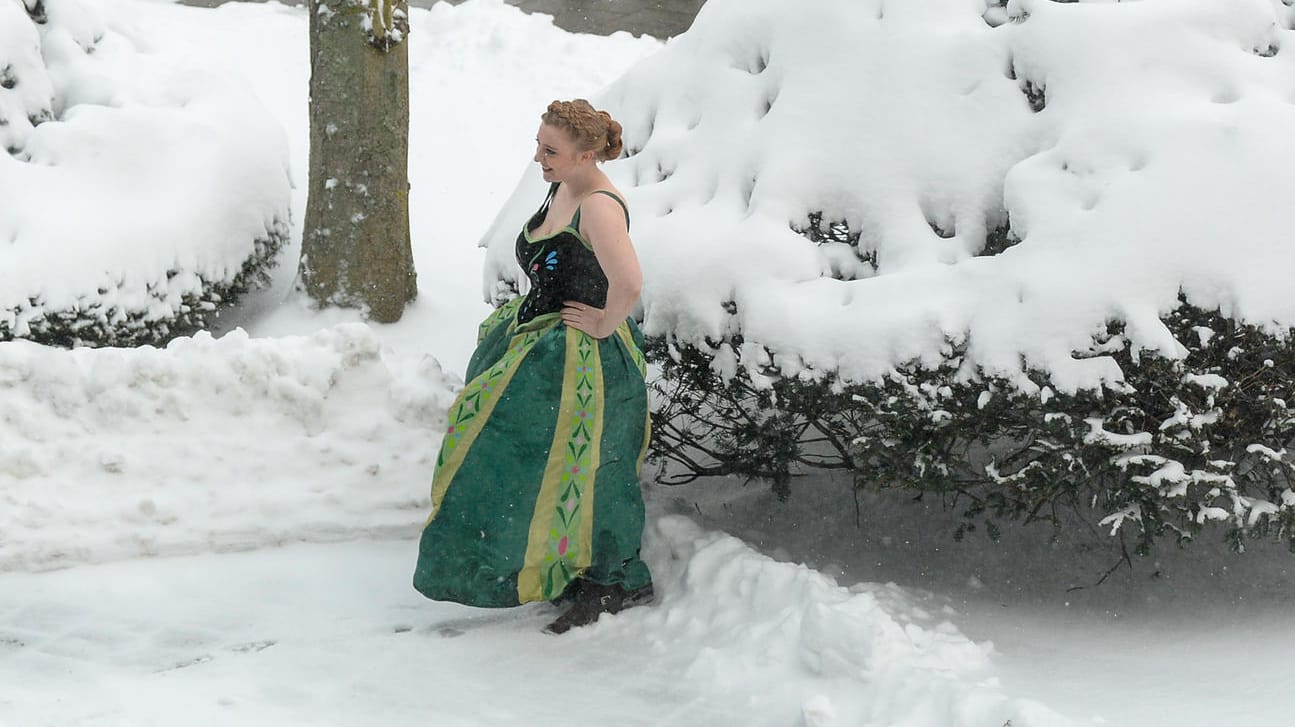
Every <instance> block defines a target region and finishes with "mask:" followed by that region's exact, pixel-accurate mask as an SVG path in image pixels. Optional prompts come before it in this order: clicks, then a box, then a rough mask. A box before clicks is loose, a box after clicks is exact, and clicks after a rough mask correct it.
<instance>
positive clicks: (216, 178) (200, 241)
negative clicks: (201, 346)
mask: <svg viewBox="0 0 1295 727" xmlns="http://www.w3.org/2000/svg"><path fill="white" fill-rule="evenodd" d="M149 47H150V39H149V37H148V34H147V31H146V30H142V29H139V28H136V27H134V26H132V25H130V24H129V23H124V22H122V23H109V22H108V21H107V20H105V18H104V16H103V15H102V14H101V10H100V7H99V6H97V5H95V4H89V3H83V2H80V1H79V0H20V1H19V2H5V3H0V142H2V143H3V146H4V150H5V153H2V154H0V340H7V339H11V338H30V339H33V340H37V341H42V342H47V343H55V344H61V345H74V344H78V343H91V344H118V345H130V344H136V343H141V342H147V341H157V340H164V339H166V338H168V337H170V336H172V335H175V334H177V333H181V332H185V331H190V330H193V329H196V328H198V327H200V326H202V325H203V323H204V321H205V320H207V318H208V317H209V316H210V315H211V314H212V313H213V312H214V311H216V310H217V309H218V308H219V307H220V306H221V305H222V304H225V303H228V302H230V301H231V300H232V299H233V298H235V297H236V296H238V295H239V294H241V293H243V292H246V291H247V290H248V289H250V288H253V287H256V286H258V285H262V284H264V283H266V282H268V277H267V270H268V269H269V268H270V267H271V266H272V265H273V264H274V263H275V255H276V253H277V252H278V251H279V249H280V248H281V247H282V246H283V245H284V244H285V243H286V242H287V238H288V216H289V213H288V209H289V201H290V200H289V194H290V180H289V178H288V165H287V142H286V137H285V134H284V131H283V129H282V128H281V127H280V126H279V125H278V124H277V122H275V121H274V120H273V119H272V118H271V117H270V116H269V114H268V113H267V112H265V111H264V109H263V108H262V107H261V105H260V103H259V102H258V101H256V100H255V99H254V98H253V97H251V95H250V94H249V93H248V92H247V91H246V90H244V89H242V88H240V87H238V86H236V85H233V84H232V83H231V82H229V81H227V80H224V79H222V78H221V77H219V76H217V75H215V74H213V73H211V72H208V71H204V70H197V69H194V68H189V67H185V66H184V64H183V63H182V62H177V59H175V58H169V57H167V58H162V57H156V56H153V57H151V56H150V53H149V50H148V49H149ZM70 263H75V264H70Z"/></svg>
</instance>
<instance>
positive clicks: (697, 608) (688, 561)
mask: <svg viewBox="0 0 1295 727" xmlns="http://www.w3.org/2000/svg"><path fill="white" fill-rule="evenodd" d="M644 542H645V558H646V559H647V561H648V563H649V565H650V566H651V567H652V570H653V577H654V580H655V582H656V588H657V594H658V598H657V601H656V603H654V604H653V605H652V606H650V607H646V608H638V609H632V610H630V611H626V612H624V613H622V614H620V615H618V616H616V617H604V618H603V619H602V620H601V621H599V622H598V624H596V625H595V626H593V627H590V628H587V629H580V630H577V631H573V632H571V634H570V636H569V637H564V638H571V639H572V640H589V641H591V642H592V641H596V642H598V643H599V644H606V643H607V642H609V641H611V642H615V641H619V640H623V641H625V642H632V641H646V643H647V644H648V645H649V648H650V649H651V651H652V653H654V654H656V655H657V658H659V659H662V660H666V661H669V662H673V663H671V664H670V668H671V669H673V670H675V672H676V673H678V674H679V676H680V681H681V682H683V683H684V684H700V685H706V689H707V697H706V698H705V699H704V700H700V701H701V702H703V703H705V704H706V705H707V708H709V709H717V708H720V707H722V706H723V705H726V704H727V705H728V706H729V708H731V709H733V710H734V713H735V714H741V715H743V719H742V721H741V724H744V725H770V726H772V725H779V726H785V725H806V726H807V727H828V726H830V725H869V724H878V725H881V724H886V725H901V724H902V725H908V726H910V727H959V726H962V725H965V726H967V727H971V726H973V725H975V726H977V727H979V726H983V725H1001V724H1005V723H1008V722H1009V721H1010V723H1011V724H1013V725H1017V726H1018V727H1023V726H1025V725H1029V726H1031V727H1038V726H1040V725H1058V726H1059V725H1066V724H1070V723H1069V722H1068V721H1066V720H1065V719H1063V718H1062V717H1060V716H1058V715H1056V714H1054V713H1052V712H1051V711H1050V710H1048V709H1046V708H1045V707H1043V706H1042V705H1039V704H1037V703H1033V702H1030V701H1024V700H1017V699H1011V698H1009V697H1007V696H1005V695H1004V694H1003V693H1002V691H1001V690H1000V689H999V687H998V685H997V683H996V680H995V679H994V677H993V671H994V670H993V667H992V664H991V661H990V657H991V655H992V652H993V649H992V646H991V645H989V644H977V643H974V642H972V641H970V640H968V639H967V638H966V637H965V636H963V635H962V634H961V633H960V632H959V631H958V629H957V628H956V627H954V626H953V625H952V624H951V623H949V621H947V620H946V618H947V617H948V616H949V614H948V613H931V612H928V611H927V610H926V609H925V608H924V607H923V604H922V603H921V600H920V599H919V598H918V597H916V596H915V595H914V594H912V593H910V592H908V591H905V590H904V589H902V588H900V587H898V586H895V585H893V584H890V585H877V584H859V585H857V586H854V587H851V588H848V589H847V588H843V587H841V586H838V585H837V584H836V583H835V582H834V581H832V579H830V578H829V577H827V576H825V575H823V574H822V573H819V572H818V571H815V570H811V569H810V568H807V567H805V566H803V565H797V564H792V563H780V562H777V561H775V560H772V559H771V558H769V557H767V556H764V555H761V554H759V553H757V552H756V551H755V550H753V549H752V548H751V547H750V546H748V545H746V544H745V543H743V542H742V541H740V540H738V539H736V538H733V537H731V536H728V535H724V534H722V533H717V532H708V531H704V530H702V529H701V528H700V527H699V526H697V525H696V524H695V523H693V522H692V521H691V520H689V519H686V518H683V517H680V516H664V517H661V518H659V519H657V520H655V521H653V522H652V523H651V524H650V525H649V528H648V532H647V533H646V534H645V538H644ZM637 648H642V647H641V646H639V647H637ZM626 649H627V651H628V650H629V649H630V647H629V645H628V644H627V645H626ZM680 714H681V716H680V717H679V720H680V723H687V724H701V723H704V721H705V720H702V719H699V718H698V715H696V714H691V713H688V712H687V710H686V709H681V712H680ZM685 714H687V717H684V716H683V715H685ZM720 722H721V723H725V724H728V723H729V722H724V721H723V720H721V721H720Z"/></svg>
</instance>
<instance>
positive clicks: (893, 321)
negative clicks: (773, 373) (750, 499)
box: [486, 0, 1295, 393]
mask: <svg viewBox="0 0 1295 727" xmlns="http://www.w3.org/2000/svg"><path fill="white" fill-rule="evenodd" d="M985 12H986V3H984V2H981V0H928V1H926V2H913V3H893V2H892V3H885V2H882V1H881V0H871V1H870V2H857V3H841V2H833V1H831V0H807V1H806V2H799V3H787V2H780V1H779V0H711V2H708V3H707V4H706V5H705V6H704V7H703V9H702V11H701V13H700V14H699V15H698V17H697V19H696V22H695V23H694V25H693V28H692V30H691V31H690V32H689V33H686V34H684V35H683V36H681V37H679V38H677V39H675V41H674V42H672V43H670V44H668V45H667V46H666V47H665V48H664V49H663V50H662V52H660V53H658V54H656V55H654V56H652V57H651V58H649V59H647V60H646V61H645V62H644V63H642V64H639V65H637V66H635V67H634V68H632V69H630V70H629V71H628V72H627V73H626V74H625V76H624V77H622V78H621V79H618V80H617V81H616V82H615V83H614V84H612V85H611V86H610V87H609V88H608V89H607V90H606V91H605V92H604V93H602V94H601V95H600V96H599V97H598V100H599V101H600V103H603V104H605V105H607V106H608V108H609V109H610V110H612V111H613V112H614V113H615V114H616V115H617V116H618V117H619V118H622V119H623V120H624V123H625V128H626V133H625V139H626V146H627V149H628V150H629V151H630V154H629V155H628V156H627V157H625V158H622V159H620V160H617V161H615V162H613V163H610V164H608V165H607V169H608V172H609V174H611V175H612V176H613V178H614V179H615V181H616V182H617V184H618V185H619V186H620V187H621V188H622V190H623V191H624V192H625V193H626V195H627V198H628V200H629V202H630V204H631V206H632V207H633V208H634V209H635V210H637V213H636V216H635V242H636V244H637V245H638V247H639V249H640V251H641V253H640V256H641V258H642V260H643V266H644V270H645V275H646V276H647V279H648V280H649V281H651V284H650V285H648V286H646V290H645V292H644V300H643V309H644V316H645V331H647V332H648V333H650V334H664V333H669V334H671V335H674V336H677V337H678V338H680V339H682V340H683V341H685V342H689V343H693V344H697V345H700V346H703V347H704V348H707V349H708V350H709V349H710V348H712V347H713V346H714V344H715V342H717V341H720V340H726V339H729V338H731V337H733V336H736V335H741V336H742V338H743V340H744V341H745V343H746V346H747V348H748V350H749V353H751V354H753V355H751V356H746V357H744V359H743V365H745V366H747V367H748V368H751V369H756V370H758V369H759V367H760V366H761V364H760V361H759V360H758V356H755V355H754V353H755V348H757V347H764V348H767V349H769V350H770V351H772V352H773V353H774V360H775V362H778V363H779V365H780V366H781V367H782V368H783V369H784V372H785V373H788V374H790V375H796V374H798V373H800V374H803V375H809V376H813V375H817V373H816V372H823V371H834V372H838V373H839V374H840V375H841V376H842V377H844V378H846V379H848V380H853V381H867V380H875V379H878V378H881V377H884V376H885V375H886V374H888V373H889V372H890V371H891V370H892V369H893V368H894V367H896V366H898V365H900V364H905V363H908V362H912V361H919V362H922V363H925V364H928V365H930V364H935V363H938V362H939V360H940V357H941V353H940V352H941V349H942V347H943V346H944V345H945V342H946V341H950V340H952V341H957V342H965V343H966V344H967V347H968V352H967V361H966V364H967V367H968V369H967V370H975V369H974V368H973V367H978V368H979V369H980V370H981V371H983V372H984V373H986V374H989V375H997V376H1002V377H1004V378H1006V379H1008V380H1011V381H1014V382H1015V383H1016V385H1017V386H1018V387H1019V388H1020V389H1021V390H1023V391H1026V392H1033V391H1035V390H1036V389H1037V384H1035V383H1033V382H1031V381H1030V380H1029V378H1028V377H1026V375H1025V371H1027V370H1030V369H1034V370H1037V371H1040V372H1047V373H1048V374H1049V375H1050V376H1051V379H1052V381H1051V386H1052V388H1053V389H1054V390H1055V391H1058V392H1062V393H1073V392H1075V391H1077V390H1080V389H1095V388H1101V387H1104V386H1111V387H1118V386H1119V385H1120V382H1121V381H1122V379H1123V373H1122V372H1121V371H1120V369H1119V367H1118V365H1117V364H1116V363H1115V361H1114V359H1113V358H1111V357H1109V356H1095V357H1089V358H1079V357H1076V356H1075V352H1077V351H1079V352H1083V351H1087V350H1089V349H1090V348H1092V346H1093V336H1094V334H1095V333H1097V332H1099V331H1102V330H1105V326H1106V324H1107V323H1108V322H1110V321H1113V320H1122V321H1124V322H1125V323H1126V333H1127V335H1128V338H1129V340H1130V344H1131V346H1132V349H1133V352H1134V355H1135V356H1136V355H1137V353H1138V352H1139V351H1143V350H1147V351H1155V352H1158V353H1160V354H1161V355H1165V356H1170V357H1181V356H1182V355H1184V353H1185V348H1184V347H1183V346H1182V345H1181V343H1180V342H1178V341H1176V340H1174V338H1173V337H1172V335H1170V334H1169V332H1168V331H1167V330H1166V328H1165V327H1164V326H1163V325H1162V324H1161V322H1160V319H1159V317H1160V315H1162V314H1164V313H1166V312H1168V311H1170V310H1172V309H1174V308H1175V307H1177V306H1178V304H1179V293H1180V291H1181V293H1182V294H1183V295H1184V296H1185V297H1186V299H1187V301H1189V302H1191V303H1193V304H1195V305H1198V306H1201V307H1203V308H1206V309H1213V308H1216V307H1218V308H1221V309H1222V311H1223V313H1224V314H1225V315H1228V316H1231V317H1234V318H1236V319H1238V320H1241V321H1245V322H1249V323H1253V324H1256V325H1259V326H1264V327H1268V328H1274V329H1281V328H1286V327H1290V326H1292V325H1295V298H1292V297H1291V296H1290V295H1289V293H1288V275H1287V273H1286V271H1287V270H1289V269H1290V268H1291V266H1292V265H1293V264H1295V246H1292V245H1291V244H1289V242H1288V240H1289V231H1290V224H1289V219H1288V215H1287V214H1286V212H1285V209H1286V205H1285V203H1284V200H1286V199H1289V198H1290V196H1291V194H1292V193H1295V173H1292V170H1293V169H1295V151H1292V147H1291V146H1290V145H1289V144H1286V143H1285V137H1286V135H1287V130H1288V129H1289V128H1290V127H1291V125H1292V123H1295V105H1293V104H1292V102H1293V101H1295V80H1292V79H1295V73H1292V72H1291V71H1292V68H1291V64H1292V63H1295V54H1292V53H1289V52H1285V53H1283V52H1277V53H1276V54H1275V55H1274V54H1273V52H1272V51H1273V50H1274V49H1279V48H1282V47H1295V34H1293V33H1292V31H1291V30H1289V29H1288V28H1289V25H1290V22H1289V21H1290V9H1289V8H1287V7H1285V6H1284V5H1283V4H1279V3H1274V2H1268V1H1267V0H1244V1H1241V2H1227V1H1224V0H1139V1H1138V2H1124V3H1110V2H1080V3H1057V2H1051V1H1050V0H1037V1H1035V0H1013V1H1012V2H1011V3H1008V4H1007V8H1006V12H1007V13H1008V14H1009V15H1010V16H1011V17H1013V18H1014V19H1015V20H1016V21H1017V22H1008V23H1002V24H996V25H995V24H994V23H991V22H987V20H986V18H985V17H983V16H984V15H985ZM992 19H993V17H992V14H991V17H990V20H992ZM1027 89H1042V93H1043V101H1042V102H1041V104H1042V105H1041V107H1040V110H1038V111H1037V112H1035V111H1034V110H1032V108H1031V104H1030V102H1029V101H1028V100H1027V98H1026V93H1025V92H1024V91H1025V90H1027ZM535 184H536V183H535V182H534V181H533V180H527V181H524V182H523V183H522V184H521V185H520V186H519V188H518V191H519V194H517V195H515V196H514V197H513V199H512V200H510V203H509V206H508V208H506V209H505V210H504V211H503V212H501V214H500V223H501V224H498V225H496V226H495V227H493V228H492V229H491V230H490V231H489V232H488V233H487V238H486V241H487V243H488V244H489V245H490V247H491V255H490V258H489V260H488V270H487V275H488V280H487V285H488V287H489V285H490V284H491V282H492V281H493V279H495V278H499V279H504V280H513V279H516V278H517V277H518V275H517V272H516V271H515V270H513V269H512V267H511V263H510V260H509V258H508V250H509V246H510V245H511V233H510V232H509V231H510V230H512V229H515V227H516V225H515V221H516V219H517V218H518V217H519V216H520V215H522V214H524V212H525V210H526V208H527V207H528V206H529V205H530V204H531V203H530V202H529V200H531V199H533V198H534V196H535V189H534V187H535ZM815 212H821V213H822V214H823V222H824V223H827V222H843V223H845V224H846V225H848V228H849V230H851V231H852V232H854V233H858V234H859V235H860V239H859V242H858V252H857V254H856V257H858V258H860V259H861V261H862V263H863V266H864V271H865V273H866V274H864V275H862V276H845V277H858V279H854V280H844V281H842V280H836V279H833V278H832V277H831V275H830V273H831V271H832V270H833V269H840V268H841V264H840V260H839V258H840V256H841V254H842V253H843V250H842V249H841V246H840V245H828V246H824V247H819V246H816V245H815V244H813V243H811V242H810V241H808V240H806V239H805V238H804V237H802V236H801V235H799V234H797V233H796V232H795V231H794V230H793V229H792V228H793V227H795V228H797V229H804V228H805V227H807V226H808V225H809V216H810V214H811V213H815ZM1008 220H1010V224H1011V229H1012V231H1013V232H1014V233H1015V234H1016V235H1017V236H1019V238H1020V243H1019V244H1017V245H1014V246H1012V247H1010V248H1008V249H1007V250H1006V251H1005V252H1002V253H1001V254H994V255H981V254H980V253H981V252H982V247H983V245H984V242H985V234H986V231H987V230H993V229H995V228H999V227H1001V226H1003V225H1004V224H1005V223H1006V222H1007V221H1008ZM683 260H686V261H688V264H686V265H681V264H680V261H683ZM788 301H795V305H790V304H789V303H788ZM733 304H735V308H736V312H735V313H729V312H728V311H727V310H726V307H727V308H732V307H734V306H733ZM1135 360H1136V359H1135Z"/></svg>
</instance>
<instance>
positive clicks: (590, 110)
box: [540, 98, 624, 162]
mask: <svg viewBox="0 0 1295 727" xmlns="http://www.w3.org/2000/svg"><path fill="white" fill-rule="evenodd" d="M540 118H541V119H542V120H543V121H544V123H546V124H548V125H550V126H556V127H558V128H560V129H564V130H566V132H567V133H569V134H571V137H572V138H573V139H574V140H575V142H576V144H577V145H578V146H579V147H580V148H581V149H583V150H585V151H593V152H594V158H595V159H597V160H598V161H600V162H601V161H607V160H608V159H615V158H616V157H618V156H620V154H621V149H622V148H623V147H624V142H623V141H622V139H621V132H622V129H621V125H620V123H618V122H617V121H616V120H615V119H613V118H612V116H611V114H609V113H607V112H606V111H600V110H598V109H595V108H594V107H593V105H592V104H590V103H589V102H588V101H586V100H585V99H582V98H578V99H575V100H572V101H554V102H553V103H551V104H549V107H548V109H547V110H546V111H545V112H544V113H543V114H542V115H541V116H540Z"/></svg>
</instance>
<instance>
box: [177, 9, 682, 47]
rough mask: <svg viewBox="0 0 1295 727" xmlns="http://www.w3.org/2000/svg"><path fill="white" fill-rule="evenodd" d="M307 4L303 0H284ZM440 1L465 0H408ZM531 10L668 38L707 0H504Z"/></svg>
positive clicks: (564, 22)
mask: <svg viewBox="0 0 1295 727" xmlns="http://www.w3.org/2000/svg"><path fill="white" fill-rule="evenodd" d="M233 1H239V2H257V1H259V0H180V4H182V5H197V6H201V7H215V6H217V5H223V4H224V3H226V2H233ZM282 1H283V2H286V3H287V4H289V5H304V4H305V1H304V0H282ZM437 2H449V3H453V4H455V5H460V4H462V3H463V2H466V0H409V4H410V5H412V6H414V7H420V8H428V7H431V6H432V5H433V4H434V3H437ZM505 2H507V3H508V4H509V5H515V6H517V7H519V8H521V9H522V10H524V11H526V12H528V13H545V14H547V15H552V16H553V22H554V23H555V24H556V25H557V26H558V27H559V28H562V29H564V30H569V31H571V32H573V33H595V34H598V35H611V34H612V33H615V32H616V31H618V30H624V31H628V32H630V33H633V34H634V35H643V34H647V35H651V36H654V37H657V38H662V39H664V38H669V37H672V36H675V35H679V34H680V33H682V32H684V31H685V30H687V29H688V28H689V26H691V25H692V21H693V18H695V17H697V12H698V11H699V10H701V6H702V5H704V4H705V2H706V0H505Z"/></svg>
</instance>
